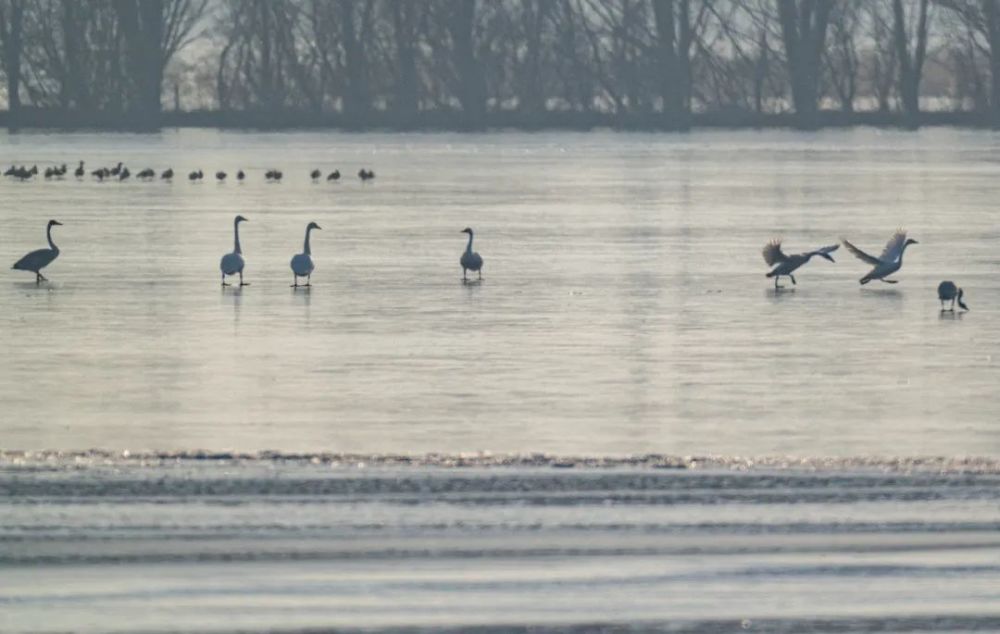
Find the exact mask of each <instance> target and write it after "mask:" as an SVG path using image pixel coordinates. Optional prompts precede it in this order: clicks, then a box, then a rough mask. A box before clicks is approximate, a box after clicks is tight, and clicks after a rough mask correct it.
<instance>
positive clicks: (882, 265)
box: [842, 229, 920, 284]
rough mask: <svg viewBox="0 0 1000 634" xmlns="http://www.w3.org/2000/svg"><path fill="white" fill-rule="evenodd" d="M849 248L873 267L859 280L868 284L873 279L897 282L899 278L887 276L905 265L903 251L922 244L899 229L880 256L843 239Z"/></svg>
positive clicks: (887, 282) (890, 282) (889, 282)
mask: <svg viewBox="0 0 1000 634" xmlns="http://www.w3.org/2000/svg"><path fill="white" fill-rule="evenodd" d="M842 242H843V243H844V246H845V247H847V250H848V251H850V252H851V253H853V254H854V255H855V256H856V257H857V258H858V259H859V260H861V261H862V262H867V263H868V264H871V265H872V266H873V267H875V268H873V269H872V270H871V271H869V272H868V273H867V274H866V275H865V276H864V277H862V278H861V279H860V280H858V281H859V282H860V283H861V284H867V283H868V282H870V281H872V280H879V281H882V282H885V283H886V284H895V283H896V282H897V281H898V280H887V279H885V278H886V277H888V276H890V275H892V274H893V273H895V272H896V271H898V270H899V268H900V267H901V266H903V252H904V251H906V247H908V246H910V245H911V244H920V243H919V242H917V241H916V240H913V239H907V237H906V232H905V231H903V230H902V229H897V230H896V233H894V234H893V236H892V237H891V238H889V241H888V242H887V243H886V245H885V248H884V249H883V250H882V254H881V255H880V256H878V257H875V256H873V255H868V254H867V253H865V252H864V251H862V250H861V249H859V248H858V247H856V246H854V245H853V244H851V243H850V242H848V241H847V240H842Z"/></svg>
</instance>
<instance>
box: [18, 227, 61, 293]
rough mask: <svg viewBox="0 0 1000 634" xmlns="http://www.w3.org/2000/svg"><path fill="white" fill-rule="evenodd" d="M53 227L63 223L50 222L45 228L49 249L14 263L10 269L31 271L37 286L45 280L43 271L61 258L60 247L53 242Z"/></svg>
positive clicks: (38, 251) (33, 253)
mask: <svg viewBox="0 0 1000 634" xmlns="http://www.w3.org/2000/svg"><path fill="white" fill-rule="evenodd" d="M53 226H62V223H61V222H59V221H58V220H49V226H48V227H46V228H45V237H46V238H48V240H49V248H48V249H38V250H37V251H32V252H31V253H29V254H28V255H26V256H24V257H23V258H21V259H20V260H18V261H17V262H14V266H12V267H10V268H12V269H17V270H18V271H31V272H32V273H34V274H35V284H39V283H40V282H41V281H42V280H45V276H44V275H42V273H41V270H42V269H44V268H45V267H46V266H48V265H50V264H52V261H53V260H55V259H56V258H57V257H59V247H57V246H56V243H55V242H53V241H52V227H53ZM46 281H48V280H46Z"/></svg>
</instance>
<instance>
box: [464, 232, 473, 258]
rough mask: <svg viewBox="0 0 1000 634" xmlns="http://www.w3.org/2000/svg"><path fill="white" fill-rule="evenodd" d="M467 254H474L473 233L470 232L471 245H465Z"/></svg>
mask: <svg viewBox="0 0 1000 634" xmlns="http://www.w3.org/2000/svg"><path fill="white" fill-rule="evenodd" d="M465 252H466V253H472V232H471V231H470V232H469V243H468V244H466V245H465Z"/></svg>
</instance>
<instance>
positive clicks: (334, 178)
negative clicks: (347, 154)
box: [326, 170, 340, 181]
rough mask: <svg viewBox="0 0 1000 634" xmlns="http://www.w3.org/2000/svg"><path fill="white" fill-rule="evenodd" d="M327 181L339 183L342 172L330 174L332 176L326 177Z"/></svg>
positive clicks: (336, 171)
mask: <svg viewBox="0 0 1000 634" xmlns="http://www.w3.org/2000/svg"><path fill="white" fill-rule="evenodd" d="M326 180H327V181H339V180H340V170H333V171H332V172H330V174H329V175H328V176H327V177H326Z"/></svg>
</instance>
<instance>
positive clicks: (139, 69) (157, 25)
mask: <svg viewBox="0 0 1000 634" xmlns="http://www.w3.org/2000/svg"><path fill="white" fill-rule="evenodd" d="M115 12H116V16H117V20H118V27H119V29H120V30H121V32H122V34H123V35H124V37H125V51H124V53H125V58H126V59H125V69H124V72H125V78H124V79H125V81H124V82H123V88H124V90H125V95H124V97H125V99H124V102H125V115H126V117H127V119H128V120H129V122H130V123H131V124H132V125H134V126H137V127H141V128H149V129H155V128H158V127H159V125H160V111H161V106H160V89H161V86H162V84H163V60H162V48H161V47H162V41H163V0H115Z"/></svg>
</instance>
